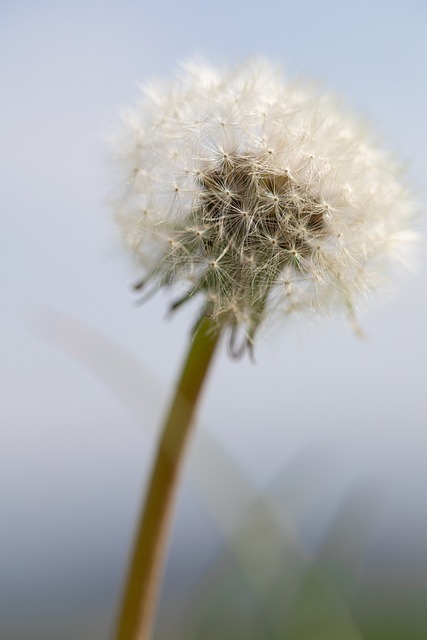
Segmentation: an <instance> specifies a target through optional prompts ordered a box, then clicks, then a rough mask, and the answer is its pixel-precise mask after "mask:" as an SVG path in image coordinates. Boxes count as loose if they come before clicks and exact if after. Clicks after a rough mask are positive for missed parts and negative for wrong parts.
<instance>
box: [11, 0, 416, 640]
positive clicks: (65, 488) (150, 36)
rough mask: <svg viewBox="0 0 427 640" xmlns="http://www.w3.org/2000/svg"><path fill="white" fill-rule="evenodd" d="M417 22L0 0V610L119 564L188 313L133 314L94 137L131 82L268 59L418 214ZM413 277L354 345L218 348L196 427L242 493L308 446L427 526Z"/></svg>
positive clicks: (266, 7) (314, 337)
mask: <svg viewBox="0 0 427 640" xmlns="http://www.w3.org/2000/svg"><path fill="white" fill-rule="evenodd" d="M426 20H427V5H426V4H425V3H424V2H422V1H421V0H419V1H416V0H411V1H403V0H400V1H397V0H394V1H390V0H388V1H387V2H385V1H383V0H379V1H377V2H372V1H365V0H363V1H358V2H342V1H338V0H337V1H333V0H324V1H323V2H315V1H314V0H305V1H300V2H292V3H290V2H286V1H285V2H270V3H253V2H243V0H239V1H237V2H229V1H227V2H226V1H225V0H221V1H219V2H218V1H217V2H209V3H200V2H195V1H191V2H183V3H175V2H172V1H170V0H169V1H167V2H163V3H155V2H131V1H129V0H125V1H122V2H118V1H115V2H113V1H109V2H104V1H102V2H101V0H100V1H99V2H95V1H92V2H74V3H69V2H59V1H58V2H49V1H46V2H43V1H39V2H29V1H28V2H21V1H19V0H18V1H14V2H11V1H10V2H1V4H0V68H1V78H2V81H1V83H0V100H1V101H0V104H1V107H0V108H1V114H2V117H1V119H0V139H1V141H2V142H1V151H0V171H1V177H2V180H1V182H2V187H1V191H0V206H1V230H2V233H1V238H2V240H1V242H2V247H1V257H0V262H1V273H0V277H1V279H2V282H1V290H2V302H3V309H4V312H3V314H2V316H1V341H2V359H1V364H0V375H1V377H2V382H1V386H2V391H3V393H4V400H3V401H2V405H1V408H0V421H1V424H2V440H3V444H2V446H1V453H0V456H1V458H2V462H1V465H0V476H1V481H0V486H1V489H0V500H1V502H2V505H1V510H2V514H3V516H4V518H5V524H4V525H2V544H1V546H0V557H1V563H2V567H3V570H2V571H0V575H2V576H5V575H6V576H9V578H8V579H9V580H10V581H9V582H8V585H10V584H12V585H14V588H16V593H15V595H14V594H13V593H12V595H9V597H10V602H12V601H13V602H15V601H16V602H17V601H18V600H17V598H18V595H17V594H19V593H24V594H26V595H27V597H28V598H29V599H31V597H32V593H33V589H34V588H35V586H36V585H37V584H38V582H39V579H40V576H45V580H46V581H47V582H46V584H47V587H48V588H51V589H54V588H55V585H56V584H57V583H56V582H55V580H57V581H58V584H61V585H62V584H63V583H62V582H61V579H62V578H61V576H62V577H63V576H64V575H65V576H67V575H68V574H67V571H70V572H71V573H70V574H69V575H72V579H73V580H75V582H74V583H73V584H78V579H81V580H83V579H86V578H87V576H86V575H85V571H84V568H82V569H81V570H79V571H76V575H75V574H74V573H73V572H72V570H71V568H72V567H73V566H74V567H75V566H76V563H77V564H78V562H79V561H81V559H82V558H83V559H84V563H86V566H87V568H88V569H87V570H88V572H92V573H93V572H96V570H97V568H99V567H102V566H104V561H105V558H106V557H108V558H110V559H111V563H112V565H113V566H116V567H120V566H121V564H122V562H123V558H124V554H125V552H126V544H127V542H128V540H129V536H130V535H131V527H132V522H133V518H134V517H135V508H136V505H137V503H138V500H139V495H140V491H141V482H142V478H143V476H144V474H145V473H146V464H147V461H148V460H149V454H150V447H152V444H153V434H154V433H155V427H156V424H157V420H158V417H159V415H160V413H161V410H162V407H161V404H162V402H163V400H164V398H165V397H166V396H167V392H168V383H171V381H172V380H173V379H174V377H175V374H176V371H177V367H178V365H179V361H180V359H181V356H182V353H183V350H184V349H185V345H186V341H187V335H188V329H189V326H190V323H191V312H190V311H183V312H182V313H181V314H180V315H179V316H177V317H176V318H174V319H173V320H172V321H166V320H164V314H165V310H166V300H165V298H164V297H163V296H161V295H160V296H158V298H157V299H155V300H153V301H151V302H150V303H148V304H147V305H146V306H144V307H143V308H138V309H135V308H134V307H133V304H132V295H131V293H130V284H131V283H132V278H133V275H132V273H131V272H130V271H129V270H128V269H127V267H126V266H125V261H124V259H123V257H122V255H121V252H120V247H119V243H118V238H117V237H116V230H115V228H114V226H113V225H112V223H111V222H110V219H109V216H110V213H109V211H108V207H107V205H106V204H105V197H106V193H107V191H108V186H109V184H108V175H109V171H110V169H109V166H108V159H107V156H108V153H107V150H106V144H105V142H104V141H103V135H104V134H105V133H108V132H109V131H110V130H111V129H112V128H114V126H115V124H116V122H117V119H118V113H119V110H120V108H121V107H123V106H125V105H127V104H128V103H129V102H130V101H132V100H134V99H135V97H136V95H137V84H138V82H140V81H143V80H145V79H147V78H148V77H152V76H157V75H163V76H167V75H169V74H170V73H171V70H172V69H173V68H174V67H176V66H177V64H178V63H179V61H180V60H182V59H185V58H187V57H188V56H190V55H192V54H194V53H197V54H199V55H202V56H204V57H205V58H206V59H207V60H210V61H213V62H216V61H219V62H222V61H230V62H233V61H238V60H241V59H242V58H245V57H247V56H250V55H254V54H259V53H261V54H264V55H266V56H268V57H271V58H273V59H274V60H275V61H277V62H280V63H282V64H283V66H284V67H285V68H286V69H287V71H288V74H289V75H290V76H292V77H293V76H295V75H298V74H300V73H303V74H304V75H308V76H310V77H316V78H320V79H321V81H322V83H323V84H324V85H325V87H327V88H328V89H331V90H333V91H336V92H338V93H341V94H342V95H343V96H344V98H345V100H346V102H347V103H348V104H349V105H352V106H353V107H354V108H355V109H358V110H359V111H362V112H363V113H364V114H365V115H366V117H367V118H368V120H369V121H370V122H372V124H373V125H374V126H375V127H376V129H377V130H378V131H379V133H380V134H381V136H382V137H383V138H384V139H385V140H386V141H387V144H388V146H389V147H391V148H392V149H394V150H395V151H396V152H397V153H398V155H399V156H400V157H401V158H402V159H403V161H404V162H405V163H407V164H408V165H409V169H408V176H409V178H410V180H411V181H412V183H413V184H414V187H415V189H416V190H417V191H418V193H419V198H420V201H424V202H426V201H427V197H426V196H427V183H426V178H425V176H426V168H427V167H426V158H425V149H426V147H427V134H426V126H425V113H426V107H427V100H426V98H427V85H426V82H425V65H426V62H427V38H426V37H425V25H426ZM421 226H424V227H425V226H426V225H425V221H423V220H422V221H421ZM426 285H427V282H426V273H425V269H422V270H421V271H420V273H419V274H418V276H417V277H415V278H412V279H408V281H407V283H406V284H405V286H404V287H403V289H402V292H401V294H400V295H399V297H396V298H395V299H394V300H392V301H391V302H389V303H387V304H385V305H383V306H381V307H379V308H377V309H373V310H372V311H371V312H370V313H369V314H368V316H366V317H365V319H364V321H363V324H364V327H365V330H366V333H367V335H368V336H369V340H368V341H366V342H362V341H359V340H357V339H356V338H355V337H354V336H353V335H352V334H351V333H350V331H349V330H348V328H347V327H346V325H345V323H344V321H342V320H341V319H332V320H331V321H323V322H321V323H319V324H318V325H316V326H312V325H309V324H308V323H307V322H306V321H304V320H302V321H300V320H298V321H294V322H292V323H291V326H288V325H286V326H283V327H282V328H281V330H278V331H277V332H276V333H274V334H273V335H271V334H270V335H267V336H265V337H264V338H263V340H262V341H261V340H260V344H259V348H258V350H257V352H258V355H257V360H258V364H257V365H256V366H255V367H254V366H253V365H251V364H250V363H248V362H245V361H243V362H238V363H236V362H231V361H229V360H228V359H227V357H226V356H225V355H224V354H221V356H220V357H219V358H218V361H217V362H216V365H215V368H214V370H213V372H212V376H211V384H210V387H209V390H208V393H207V395H206V397H205V398H204V402H203V407H202V410H201V417H202V422H203V423H204V425H206V426H205V428H206V429H209V430H210V431H211V432H212V433H214V434H215V435H216V436H217V437H218V438H219V440H220V441H221V442H222V443H224V444H225V445H226V447H227V449H228V450H229V451H230V452H231V453H232V455H233V457H235V458H236V459H237V460H238V461H239V463H240V464H241V465H242V467H243V468H244V469H245V470H246V471H247V472H248V474H249V476H251V477H252V479H253V481H254V482H255V483H257V484H259V485H262V483H263V482H264V481H266V480H267V479H268V478H269V476H270V475H271V474H273V473H275V472H276V471H277V470H278V469H280V468H281V467H282V466H283V465H284V464H285V463H286V461H287V460H289V459H291V458H292V457H293V456H294V455H295V454H296V453H297V452H298V451H299V450H300V449H301V447H304V446H305V445H307V444H310V443H313V442H317V443H319V446H321V447H324V449H325V451H329V452H335V453H336V456H335V457H336V469H335V471H336V474H337V478H339V482H341V483H342V484H343V485H345V484H346V483H348V482H350V481H351V480H353V479H355V478H359V477H365V476H367V477H372V478H374V479H375V480H376V481H379V482H380V483H382V484H383V486H384V487H385V492H386V494H387V496H388V499H389V502H390V504H391V505H392V507H391V508H392V511H393V509H394V511H393V513H396V514H397V513H403V511H404V509H406V510H407V512H408V513H410V514H412V516H411V517H412V520H411V519H410V518H409V520H408V522H409V524H408V528H409V529H410V528H411V527H413V528H417V527H418V528H419V527H425V528H426V529H427V519H426V518H425V517H424V516H423V517H420V516H417V515H416V514H417V513H426V509H427V499H426V497H425V494H424V490H423V487H424V486H425V482H426V480H427V475H426V471H425V464H424V461H425V456H426V451H427V430H426V422H427V420H426V418H427V394H426V391H425V389H426V387H425V381H426V373H427V372H426V364H425V363H426V362H427V353H426V351H427V347H426V339H425V327H426V325H427V317H426V316H427V305H426V299H425V291H426ZM91 331H94V332H95V334H98V333H99V336H98V338H99V340H100V341H101V336H104V337H105V340H107V341H111V342H112V343H114V344H117V345H119V346H120V348H123V349H125V350H127V352H129V353H130V354H131V355H132V358H135V359H137V360H138V361H139V362H140V363H141V366H142V368H143V371H144V370H145V371H146V372H147V375H148V377H149V378H150V376H151V374H153V379H154V378H155V379H157V380H160V381H161V382H160V384H159V387H156V386H155V385H156V383H154V382H152V381H151V380H150V384H153V385H154V386H155V388H156V389H158V391H155V392H150V393H147V384H148V383H147V384H146V383H141V389H142V391H141V397H139V396H138V391H137V390H134V389H137V388H138V384H135V382H134V379H135V378H132V375H131V373H125V371H127V368H126V367H130V368H131V370H132V371H134V372H138V369H137V365H136V364H135V363H133V364H132V363H131V364H128V365H124V364H123V363H122V364H120V362H118V361H120V358H118V361H117V358H116V356H114V355H111V354H110V356H108V357H106V356H105V350H106V349H107V343H105V344H104V343H103V342H101V343H100V345H99V349H98V351H97V352H96V353H95V352H94V353H91V349H92V348H94V347H93V345H94V344H96V340H95V338H93V339H92V338H91V335H92V334H91V333H90V332H91ZM85 341H86V342H85ZM86 343H87V344H89V345H92V346H91V347H89V346H88V347H87V348H86V347H85V346H84V345H85V344H86ZM82 345H83V346H82ZM103 352H104V360H103V359H102V358H103V356H102V353H103ZM79 354H80V355H79ZM100 354H101V355H100ZM85 358H86V359H87V360H89V363H88V364H87V365H85V364H84V362H83V361H84V360H85ZM82 362H83V365H82ZM120 366H123V367H124V372H123V374H120V375H117V373H115V372H116V371H117V369H116V367H118V368H120ZM133 366H135V369H132V367H133ZM91 368H92V369H93V370H96V369H97V368H98V369H100V370H101V372H102V374H103V375H104V376H107V377H109V378H110V382H111V384H113V385H115V386H116V387H117V386H118V387H120V389H121V393H122V396H123V398H124V399H125V400H126V402H127V403H128V405H131V406H132V407H133V411H129V410H128V409H127V407H126V406H125V404H126V402H122V401H121V400H120V399H118V398H116V397H115V396H114V395H113V393H112V392H111V390H110V389H108V388H107V387H106V386H104V384H103V382H102V381H101V377H102V376H100V377H99V378H98V377H97V376H96V375H94V373H93V371H92V370H91ZM137 375H140V374H139V373H135V376H137ZM142 375H143V374H142ZM127 376H128V378H129V380H128V379H127ZM130 378H132V380H131V379H130ZM127 382H128V383H129V384H128V385H127ZM151 402H153V403H154V404H156V406H154V404H153V406H151V407H148V405H149V404H150V403H151ZM143 416H146V418H145V420H144V419H143ZM332 457H334V455H332ZM334 464H335V463H334ZM190 481H192V482H194V478H193V479H192V480H191V478H190ZM64 503H65V504H64ZM408 505H409V506H408ZM399 510H400V511H399ZM408 513H407V514H406V515H408ZM390 517H391V518H393V517H394V516H390ZM408 517H409V516H408ZM396 518H398V516H397V515H396ZM101 529H102V531H103V537H102V544H99V534H100V531H101ZM67 536H68V537H67ZM71 541H72V542H71ZM73 554H74V555H73ZM74 557H75V562H73V558H74ZM117 570H119V569H117ZM77 574H78V575H77ZM12 575H15V578H14V580H15V581H13V580H12V578H11V577H10V576H12ZM55 576H56V577H55ZM0 580H1V578H0ZM70 580H71V578H70ZM61 588H64V589H65V591H66V588H65V587H61ZM70 588H71V587H70ZM76 588H77V587H76ZM114 588H117V586H115V585H113V586H112V587H111V591H112V592H113V591H114ZM4 589H5V585H3V586H2V587H1V590H2V591H3V590H4ZM12 591H13V589H12ZM14 598H15V600H14ZM24 637H26V636H25V635H24V634H23V632H22V637H20V640H23V639H24Z"/></svg>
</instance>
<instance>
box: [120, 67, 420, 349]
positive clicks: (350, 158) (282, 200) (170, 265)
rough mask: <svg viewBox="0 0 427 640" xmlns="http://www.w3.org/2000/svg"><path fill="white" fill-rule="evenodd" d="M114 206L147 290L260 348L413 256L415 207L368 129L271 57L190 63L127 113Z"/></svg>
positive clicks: (363, 295)
mask: <svg viewBox="0 0 427 640" xmlns="http://www.w3.org/2000/svg"><path fill="white" fill-rule="evenodd" d="M116 157H117V159H118V166H119V168H120V170H121V176H122V177H121V184H120V187H119V188H118V190H117V193H116V197H115V202H114V208H115V212H116V218H117V221H118V222H119V224H120V227H121V229H122V232H123V237H124V240H125V242H126V244H127V245H128V246H129V247H130V248H131V249H132V251H133V253H134V255H135V257H136V259H137V263H138V265H139V268H140V270H141V280H140V282H139V286H140V288H142V287H149V285H151V286H153V287H154V288H158V287H162V286H164V287H171V286H175V287H179V288H181V290H183V295H182V296H180V297H179V298H177V299H176V300H175V301H174V303H173V304H172V309H177V308H178V307H180V306H181V305H182V304H184V303H185V302H186V301H188V300H190V299H193V298H195V297H197V298H199V299H200V301H201V310H200V316H201V317H203V316H205V315H206V314H208V315H209V316H210V317H211V318H212V319H214V320H215V322H216V324H217V325H218V327H220V328H221V330H223V331H228V334H229V344H230V346H231V348H232V351H234V349H235V337H236V333H237V331H238V330H241V332H242V333H243V335H244V343H243V345H242V346H248V347H249V348H252V346H253V343H254V337H255V334H256V331H257V330H258V328H259V327H260V326H261V325H262V324H263V323H265V322H267V321H268V320H270V319H274V318H276V319H277V318H280V317H285V316H286V315H287V314H289V313H291V312H292V313H293V312H298V311H308V312H310V313H318V312H321V313H325V312H328V311H329V310H330V309H332V308H336V309H340V308H341V309H342V310H344V312H345V313H346V314H347V316H348V317H350V319H351V320H355V317H356V315H357V314H356V312H357V309H358V306H360V305H361V304H362V303H363V301H364V300H365V299H367V298H369V296H370V294H371V293H372V292H374V291H376V290H378V289H381V288H382V287H386V286H387V285H388V284H390V283H393V282H394V281H395V278H396V275H397V273H398V271H399V267H401V266H402V265H403V266H406V265H408V264H409V263H410V261H411V259H412V250H413V236H412V233H411V232H410V229H411V226H412V218H413V215H414V206H413V202H412V199H411V197H410V195H409V194H408V191H407V189H406V188H405V186H404V185H402V184H401V180H400V169H399V167H397V166H396V165H395V164H394V162H393V161H392V160H391V159H390V157H389V155H388V154H387V153H384V152H383V151H381V150H378V149H376V148H375V147H374V146H373V145H372V144H371V141H370V139H369V137H368V135H367V133H366V131H365V130H364V127H363V126H362V124H361V123H360V122H359V121H358V120H357V119H355V118H354V117H353V116H350V115H348V114H347V113H345V111H344V110H343V109H342V108H341V107H339V105H338V104H337V102H336V100H335V99H334V98H333V97H332V96H330V95H325V94H321V95H318V94H317V93H316V92H315V90H314V88H313V87H312V86H311V85H307V84H302V83H286V82H284V81H283V79H282V77H281V75H280V73H279V72H278V71H277V70H276V69H274V68H273V67H272V66H270V65H269V64H268V63H267V62H265V61H252V62H250V63H248V64H246V65H242V66H240V67H238V68H237V69H234V70H231V71H226V72H224V73H220V72H218V71H216V70H215V69H213V68H211V67H208V66H206V65H204V64H195V63H193V64H189V65H187V66H186V67H185V69H184V71H183V72H182V73H181V75H179V76H178V78H177V79H176V80H175V81H174V82H172V83H169V84H167V85H162V84H151V85H149V86H147V87H146V88H145V89H144V96H143V98H142V99H141V100H140V102H139V104H138V105H137V106H136V107H135V108H133V109H131V110H129V111H128V112H127V113H126V114H125V117H124V121H123V130H122V132H121V135H120V136H119V137H118V141H117V146H116Z"/></svg>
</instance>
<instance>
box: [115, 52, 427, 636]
mask: <svg viewBox="0 0 427 640" xmlns="http://www.w3.org/2000/svg"><path fill="white" fill-rule="evenodd" d="M115 157H116V160H117V168H118V172H119V173H120V180H119V181H118V185H117V188H116V191H115V196H114V198H113V206H114V210H115V217H116V219H117V221H118V223H119V225H120V228H121V231H122V234H123V239H124V241H125V243H126V244H127V246H128V247H129V248H130V249H131V251H132V253H133V255H134V257H135V259H136V263H137V266H138V269H139V271H140V276H141V277H140V280H139V282H138V284H137V285H136V288H137V289H138V290H139V289H141V290H142V291H144V289H146V290H148V291H150V287H152V288H153V289H154V290H156V289H158V288H160V287H172V288H174V290H179V291H180V292H181V293H180V295H179V296H177V297H176V298H175V299H174V302H173V303H172V307H171V308H172V309H173V310H175V309H178V308H179V307H181V306H182V305H183V304H185V303H186V302H188V301H189V300H191V299H194V298H197V299H198V300H199V301H200V311H199V321H198V322H197V323H196V329H195V331H194V335H193V341H192V344H191V347H190V351H189V355H188V358H187V360H186V363H185V366H184V369H183V372H182V375H181V378H180V381H179V384H178V388H177V392H176V396H175V399H174V401H173V403H172V406H171V409H170V412H169V414H168V416H167V419H166V422H165V427H164V430H163V435H162V438H161V440H160V444H159V449H158V453H157V458H156V461H155V463H154V470H153V475H152V479H151V483H150V486H149V489H148V493H147V502H146V505H145V508H144V511H143V516H142V520H141V524H140V528H139V531H138V535H137V542H136V546H135V552H134V557H133V560H132V563H131V571H130V574H129V580H128V584H127V589H126V593H125V597H124V604H123V609H122V613H121V617H120V622H119V629H118V635H117V638H118V639H120V640H124V639H125V638H126V640H129V639H131V640H133V639H134V638H135V639H136V638H139V639H140V640H141V639H146V638H148V637H149V633H150V629H151V624H152V617H153V611H154V600H155V593H156V589H157V588H158V581H159V580H158V576H159V573H160V566H161V560H162V555H163V552H164V544H163V543H162V541H163V540H164V538H165V530H166V527H167V520H168V518H167V515H168V514H169V512H170V503H171V496H172V494H173V489H174V487H175V485H176V480H177V475H178V470H179V465H180V461H181V458H182V452H183V450H184V445H185V441H186V439H187V436H188V432H189V428H190V425H191V423H192V418H193V413H194V410H195V406H196V401H197V399H198V396H199V394H200V391H201V387H202V383H203V380H204V377H205V374H206V372H207V370H208V366H209V363H210V361H211V358H212V355H213V353H214V350H215V346H216V343H217V341H218V338H219V336H221V335H223V334H228V343H229V347H230V350H231V352H232V353H234V354H236V355H237V354H240V353H241V352H242V351H243V350H244V349H245V348H248V349H249V350H251V349H252V347H253V344H254V340H255V336H256V333H257V331H258V329H259V327H260V326H262V325H264V324H267V322H268V321H270V320H272V319H274V318H284V317H286V316H287V315H288V314H290V313H297V312H309V313H327V312H329V311H330V310H331V309H338V310H340V309H341V310H342V311H343V312H344V313H345V314H346V315H347V317H348V318H349V319H350V320H351V321H352V322H353V323H354V322H355V319H356V316H357V311H358V308H359V307H360V306H361V304H362V303H363V301H364V300H367V299H369V297H370V296H371V294H372V293H373V292H376V291H379V290H381V289H384V288H386V287H387V286H388V285H390V284H394V282H395V281H396V276H397V275H398V272H399V270H400V269H401V267H408V266H410V265H411V263H412V260H413V249H414V240H415V235H414V233H413V232H412V230H411V229H412V226H413V218H414V215H415V207H414V203H413V201H412V198H411V195H410V193H409V192H408V190H407V188H406V187H405V185H404V184H403V183H402V181H401V170H400V168H399V167H398V166H397V165H396V164H395V163H394V161H393V160H392V159H391V158H390V156H389V154H387V153H386V152H384V151H382V150H380V149H377V148H376V146H375V145H374V144H372V142H371V139H370V137H369V135H368V133H367V132H366V131H365V128H364V126H363V125H362V123H361V122H360V121H359V120H358V119H356V118H355V117H354V116H352V115H349V114H348V113H347V112H346V111H345V110H344V109H343V108H342V107H341V106H340V105H339V104H338V102H337V100H336V99H335V98H334V97H333V96H331V95H328V94H320V95H319V94H318V93H317V92H316V90H315V88H314V87H313V86H312V85H311V84H307V83H305V84H304V83H301V82H292V83H290V82H285V81H284V80H283V78H282V76H281V74H280V72H279V71H278V70H276V69H275V68H273V67H272V66H271V65H269V64H268V63H267V62H266V61H262V60H260V61H250V62H248V63H247V64H244V65H241V66H239V67H237V68H236V69H233V70H226V71H224V72H219V71H217V70H215V69H213V68H211V67H209V66H207V65H205V64H201V63H191V64H188V65H186V66H185V67H184V68H183V70H182V71H181V73H180V74H179V75H178V76H177V78H176V79H175V80H174V81H173V82H170V83H167V84H161V83H151V84H150V85H148V86H146V87H145V88H144V90H143V97H142V98H141V100H140V102H139V103H138V104H137V105H136V107H134V108H133V109H130V110H129V111H128V112H127V113H126V114H125V115H124V118H123V123H122V130H121V132H120V134H119V135H118V137H117V141H116V147H115ZM144 295H145V294H144ZM238 335H243V340H242V342H241V344H238Z"/></svg>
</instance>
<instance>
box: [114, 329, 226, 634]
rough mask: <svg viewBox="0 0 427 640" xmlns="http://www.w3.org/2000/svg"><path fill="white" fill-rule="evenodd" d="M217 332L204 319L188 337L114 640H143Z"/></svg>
mask: <svg viewBox="0 0 427 640" xmlns="http://www.w3.org/2000/svg"><path fill="white" fill-rule="evenodd" d="M219 335H220V332H219V330H218V328H217V327H216V325H215V324H214V323H213V321H212V320H211V319H210V318H208V317H204V318H203V320H202V321H201V322H200V324H199V326H198V328H197V331H196V332H195V334H194V337H193V341H192V344H191V345H190V348H189V351H188V354H187V358H186V360H185V362H184V366H183V369H182V373H181V377H180V379H179V382H178V386H177V389H176V393H175V396H174V398H173V401H172V404H171V407H170V410H169V413H168V415H167V417H166V421H165V423H164V426H163V431H162V434H161V437H160V441H159V445H158V448H157V453H156V458H155V461H154V466H153V469H152V475H151V479H150V483H149V486H148V492H147V496H146V501H145V506H144V508H143V511H142V515H141V520H140V523H139V526H138V531H137V535H136V540H135V546H134V550H133V555H132V559H131V564H130V568H129V574H128V578H127V584H126V587H125V592H124V597H123V604H122V609H121V613H120V618H119V621H118V626H117V632H116V636H115V637H116V640H149V639H150V638H151V632H152V626H153V621H154V616H155V611H156V601H157V596H158V592H159V589H160V583H161V579H162V573H163V571H162V569H163V560H164V556H165V552H166V546H167V534H168V529H169V521H170V519H171V514H172V507H173V502H174V495H175V492H176V489H177V484H178V482H177V481H178V477H179V472H180V468H181V466H182V462H183V458H184V453H185V445H186V442H187V439H188V436H189V433H190V430H191V427H192V423H193V417H194V413H195V409H196V406H197V401H198V398H199V396H200V392H201V390H202V387H203V382H204V379H205V377H206V373H207V371H208V368H209V364H210V362H211V359H212V356H213V354H214V351H215V346H216V344H217V342H218V338H219Z"/></svg>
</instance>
